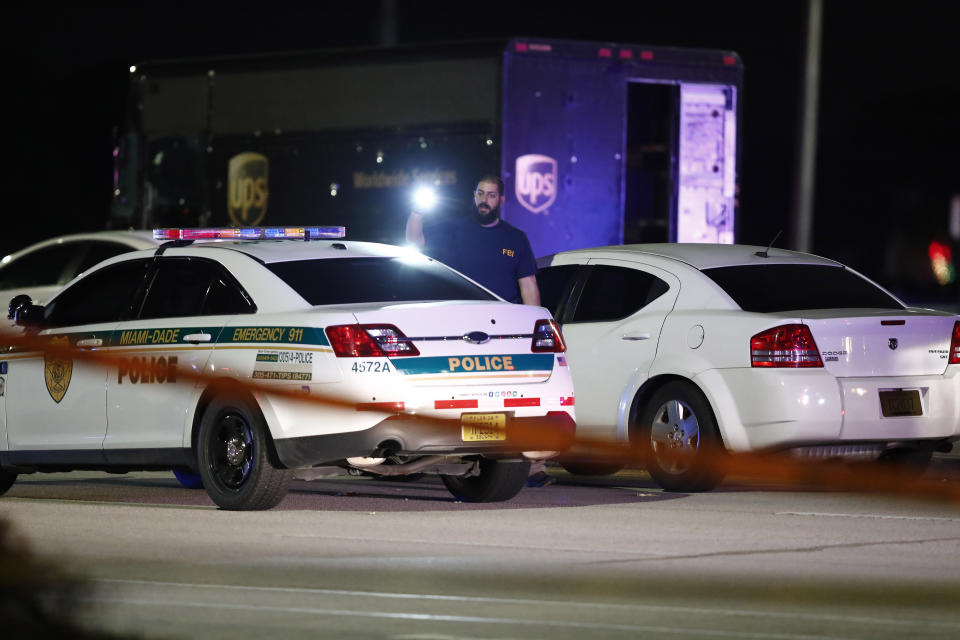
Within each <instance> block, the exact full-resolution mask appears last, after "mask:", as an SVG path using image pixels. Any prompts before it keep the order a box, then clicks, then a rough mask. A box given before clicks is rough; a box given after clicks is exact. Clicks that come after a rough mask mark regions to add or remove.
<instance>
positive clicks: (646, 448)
mask: <svg viewBox="0 0 960 640" xmlns="http://www.w3.org/2000/svg"><path fill="white" fill-rule="evenodd" d="M637 433H638V434H639V436H640V443H639V444H640V446H641V449H642V451H643V452H644V458H645V460H646V465H647V471H648V472H649V473H650V475H651V476H652V477H653V479H654V480H655V481H656V482H657V484H659V485H660V486H661V487H663V488H664V489H666V490H667V491H683V492H691V491H709V490H710V489H713V488H714V487H715V486H717V485H718V484H719V483H720V481H721V480H723V476H724V472H723V469H722V460H721V456H723V455H724V453H725V452H724V448H723V443H722V442H721V439H720V433H719V431H718V430H717V423H716V419H715V418H714V417H713V411H712V410H711V409H710V404H709V403H708V402H707V399H706V398H705V397H704V396H703V394H702V393H701V392H700V390H699V389H697V388H695V387H693V386H692V385H690V384H688V383H685V382H670V383H668V384H665V385H664V386H663V387H662V388H661V389H659V390H658V391H657V392H656V393H655V394H654V395H653V397H652V398H651V399H650V402H649V403H648V404H647V405H646V407H645V408H644V411H643V413H642V415H641V419H640V424H639V428H638V431H637Z"/></svg>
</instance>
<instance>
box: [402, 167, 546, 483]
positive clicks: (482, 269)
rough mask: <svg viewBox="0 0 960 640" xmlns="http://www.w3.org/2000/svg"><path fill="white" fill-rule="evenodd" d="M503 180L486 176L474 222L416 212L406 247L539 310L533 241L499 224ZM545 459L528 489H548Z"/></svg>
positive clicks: (533, 469) (476, 197) (536, 464)
mask: <svg viewBox="0 0 960 640" xmlns="http://www.w3.org/2000/svg"><path fill="white" fill-rule="evenodd" d="M504 200H506V196H505V195H504V189H503V180H501V179H500V178H499V177H498V176H494V175H485V176H483V177H482V178H480V180H479V182H477V188H476V189H475V190H474V192H473V203H474V210H473V217H472V219H470V218H466V219H464V218H461V219H456V220H446V221H443V222H439V223H437V224H435V225H432V226H430V227H427V228H426V229H424V227H423V216H422V215H421V214H420V213H417V212H416V211H414V212H412V213H411V214H410V217H409V218H408V219H407V242H409V243H411V244H415V245H416V246H418V247H420V248H422V249H424V250H425V252H426V253H427V254H428V255H430V256H431V257H432V258H435V259H437V260H439V261H440V262H443V263H444V264H447V265H449V266H451V267H453V268H454V269H456V270H457V271H459V272H460V273H463V274H465V275H466V276H468V277H470V278H472V279H474V280H476V281H477V282H479V283H480V284H482V285H483V286H485V287H486V288H487V289H490V290H491V291H493V292H494V293H496V294H497V295H498V296H500V297H501V298H503V299H504V300H507V301H508V302H522V303H523V304H532V305H536V306H539V305H540V289H539V288H538V287H537V262H536V260H535V259H534V257H533V250H532V249H531V248H530V241H529V240H528V239H527V234H525V233H524V232H523V231H521V230H520V229H517V228H516V227H515V226H513V225H512V224H510V223H508V222H505V221H503V220H501V219H500V207H501V206H502V205H503V202H504ZM545 466H546V465H545V463H544V461H542V460H534V461H532V463H531V465H530V477H529V478H528V479H527V486H528V487H544V486H546V485H549V484H552V483H553V481H554V479H553V477H552V476H550V475H549V474H548V473H547V472H546V470H545Z"/></svg>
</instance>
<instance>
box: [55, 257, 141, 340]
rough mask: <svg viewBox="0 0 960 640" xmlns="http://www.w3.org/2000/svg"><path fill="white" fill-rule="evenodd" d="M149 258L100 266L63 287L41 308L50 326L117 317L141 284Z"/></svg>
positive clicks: (62, 325) (114, 319)
mask: <svg viewBox="0 0 960 640" xmlns="http://www.w3.org/2000/svg"><path fill="white" fill-rule="evenodd" d="M149 265H150V260H149V259H145V260H130V261H128V262H120V263H117V264H113V265H110V266H109V267H104V268H103V269H99V270H98V271H95V272H93V273H91V274H90V275H88V276H87V277H85V278H83V279H82V280H80V281H79V282H76V283H74V285H73V286H71V287H69V288H67V289H64V290H63V291H62V292H61V293H60V294H59V295H58V296H56V297H55V298H54V299H53V300H52V301H51V302H50V304H48V305H47V307H46V310H45V311H44V320H45V322H46V324H47V325H48V326H50V327H69V326H74V325H81V324H96V323H102V322H112V321H116V320H120V319H121V318H122V317H124V315H125V314H126V313H127V311H128V310H129V308H130V305H131V303H132V302H133V299H134V298H135V297H136V295H137V290H138V288H139V287H140V285H141V284H142V283H143V278H144V276H145V275H146V273H147V268H148V267H149Z"/></svg>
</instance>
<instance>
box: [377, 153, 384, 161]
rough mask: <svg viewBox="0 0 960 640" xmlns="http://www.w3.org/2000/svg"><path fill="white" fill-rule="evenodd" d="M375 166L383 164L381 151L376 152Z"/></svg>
mask: <svg viewBox="0 0 960 640" xmlns="http://www.w3.org/2000/svg"><path fill="white" fill-rule="evenodd" d="M377 164H383V151H377Z"/></svg>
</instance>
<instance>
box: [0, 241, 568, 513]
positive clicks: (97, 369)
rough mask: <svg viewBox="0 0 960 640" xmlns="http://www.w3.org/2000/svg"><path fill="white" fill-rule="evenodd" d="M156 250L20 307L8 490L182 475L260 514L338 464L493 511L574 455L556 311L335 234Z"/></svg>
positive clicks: (3, 409) (7, 424)
mask: <svg viewBox="0 0 960 640" xmlns="http://www.w3.org/2000/svg"><path fill="white" fill-rule="evenodd" d="M156 233H157V235H158V237H160V238H162V239H167V240H169V242H165V243H164V244H162V245H160V247H159V248H158V249H156V250H146V251H137V252H132V253H128V254H124V255H122V256H117V257H115V258H112V259H109V260H107V261H105V262H103V263H101V264H99V265H97V266H96V267H95V268H93V269H92V270H90V271H88V272H87V273H85V274H81V275H80V276H79V277H78V278H77V279H76V280H74V281H73V282H71V283H70V284H69V285H68V286H67V287H65V288H64V289H63V290H62V291H61V292H60V293H59V294H57V295H56V296H55V297H54V298H53V299H52V300H51V301H50V302H49V303H48V304H47V305H45V306H38V305H32V304H22V305H20V306H19V307H18V308H16V309H15V310H14V316H15V318H14V319H15V321H16V323H17V324H18V325H20V327H22V328H24V329H25V332H24V334H23V336H24V337H23V338H19V337H11V338H9V342H10V344H11V345H13V346H11V347H10V350H9V351H8V352H7V353H6V354H5V355H4V356H2V357H3V359H2V360H0V389H2V392H0V492H2V491H6V490H7V489H8V488H9V487H10V486H11V485H12V483H13V482H14V480H15V478H16V476H17V474H20V473H29V472H33V471H63V470H71V469H100V470H106V471H125V470H134V469H175V470H180V471H185V472H190V471H192V472H195V473H199V475H200V477H201V478H202V481H203V486H204V488H205V489H206V490H207V492H208V493H209V495H210V497H211V498H212V499H213V501H214V502H215V503H216V504H217V505H219V506H220V507H222V508H224V509H237V510H241V509H242V510H247V509H267V508H270V507H273V506H275V505H277V504H278V503H279V502H280V501H281V500H282V499H283V497H284V495H285V493H286V491H287V488H288V485H289V483H290V481H291V478H292V476H293V473H294V470H298V469H309V468H311V467H316V466H329V465H339V466H342V467H344V468H349V469H361V470H363V471H364V472H366V473H372V474H377V475H400V474H413V473H434V474H439V475H440V477H441V478H442V480H443V482H444V483H445V485H446V486H447V488H448V489H449V490H450V492H451V493H452V494H453V495H454V496H456V497H457V498H459V499H461V500H465V501H478V502H485V501H499V500H507V499H509V498H511V497H513V496H514V495H516V494H517V492H519V491H520V489H521V488H522V487H523V486H524V483H525V481H526V477H527V474H528V468H529V460H530V459H542V458H547V457H550V456H552V455H554V454H555V452H557V451H559V450H562V449H564V448H565V447H567V446H569V444H570V443H571V442H572V439H573V432H574V429H575V423H574V406H573V405H574V396H573V384H572V380H571V375H570V372H569V369H568V367H567V365H566V360H565V357H564V349H565V347H564V343H563V339H562V337H561V335H560V332H559V329H558V327H557V325H556V323H555V322H554V321H553V319H552V318H551V317H550V314H549V313H548V312H547V311H545V310H544V309H542V308H539V307H531V306H523V305H514V304H510V303H507V302H504V301H502V300H501V299H499V298H497V297H496V296H495V295H493V294H492V293H490V292H489V291H487V290H486V289H484V288H482V287H481V286H479V285H477V284H476V283H474V282H473V281H472V280H469V279H467V278H466V277H464V276H462V275H461V274H459V273H457V272H456V271H453V270H452V269H450V268H448V267H446V266H444V265H442V264H440V263H438V262H436V261H434V260H431V259H429V258H426V257H424V256H421V255H420V254H418V253H415V252H411V251H409V250H406V249H403V248H400V247H393V246H389V245H381V244H373V243H363V242H348V241H344V240H341V239H340V238H341V237H342V236H343V230H342V227H340V228H337V227H335V228H267V229H243V230H241V229H213V230H209V229H205V230H195V229H194V230H169V229H167V230H157V232H156ZM318 237H322V238H325V239H317V238H318ZM291 238H298V239H291ZM299 238H305V239H299ZM201 239H202V240H216V241H215V242H203V243H200V242H195V240H201ZM68 347H69V348H68Z"/></svg>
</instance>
